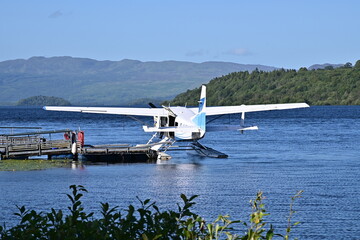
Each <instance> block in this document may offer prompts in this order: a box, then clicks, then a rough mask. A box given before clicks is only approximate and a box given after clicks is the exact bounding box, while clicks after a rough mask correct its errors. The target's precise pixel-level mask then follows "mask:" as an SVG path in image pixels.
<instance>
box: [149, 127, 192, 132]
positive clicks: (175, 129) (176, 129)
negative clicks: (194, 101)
mask: <svg viewBox="0 0 360 240" xmlns="http://www.w3.org/2000/svg"><path fill="white" fill-rule="evenodd" d="M143 129H144V132H175V133H176V132H199V128H196V127H162V128H157V127H148V126H143Z"/></svg>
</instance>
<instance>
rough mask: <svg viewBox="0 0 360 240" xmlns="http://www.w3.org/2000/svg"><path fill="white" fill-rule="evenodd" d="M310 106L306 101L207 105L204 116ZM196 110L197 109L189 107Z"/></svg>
mask: <svg viewBox="0 0 360 240" xmlns="http://www.w3.org/2000/svg"><path fill="white" fill-rule="evenodd" d="M307 107H310V106H309V105H308V104H306V103H283V104H263V105H240V106H224V107H207V108H206V116H211V115H223V114H232V113H242V112H259V111H270V110H284V109H294V108H307ZM191 110H192V111H193V112H196V111H197V109H196V108H193V109H191Z"/></svg>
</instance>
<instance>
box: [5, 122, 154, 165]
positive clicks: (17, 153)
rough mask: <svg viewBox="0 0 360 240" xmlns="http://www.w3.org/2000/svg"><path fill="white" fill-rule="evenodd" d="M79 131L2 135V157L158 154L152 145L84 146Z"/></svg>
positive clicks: (122, 158)
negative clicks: (79, 137)
mask: <svg viewBox="0 0 360 240" xmlns="http://www.w3.org/2000/svg"><path fill="white" fill-rule="evenodd" d="M74 134H76V135H75V136H74ZM78 134H79V133H75V132H74V131H71V130H69V129H63V130H54V131H37V132H25V133H11V134H2V135H0V159H27V158H29V157H31V156H44V155H45V156H47V158H48V159H51V158H53V157H59V156H68V158H73V159H74V160H77V159H78V158H79V159H81V160H88V161H105V162H147V161H153V160H156V159H157V156H158V152H157V151H155V150H152V149H151V147H152V145H141V146H130V145H128V144H112V145H95V146H91V145H84V142H81V141H79V139H78V137H77V135H78ZM44 135H48V137H44ZM64 136H65V138H64Z"/></svg>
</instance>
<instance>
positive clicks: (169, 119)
mask: <svg viewBox="0 0 360 240" xmlns="http://www.w3.org/2000/svg"><path fill="white" fill-rule="evenodd" d="M167 110H168V112H169V114H168V116H166V117H164V116H154V127H148V126H143V129H144V131H146V132H155V131H157V132H159V133H164V135H166V136H167V137H169V138H173V139H176V140H182V141H193V140H199V139H201V138H203V137H204V135H205V132H206V129H205V115H202V114H198V113H197V112H194V111H192V110H191V109H189V108H186V107H169V108H167ZM199 123H200V124H199Z"/></svg>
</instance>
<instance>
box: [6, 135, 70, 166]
mask: <svg viewBox="0 0 360 240" xmlns="http://www.w3.org/2000/svg"><path fill="white" fill-rule="evenodd" d="M71 133H72V131H71V130H69V129H64V130H54V131H37V132H24V133H12V134H2V135H0V159H10V158H28V157H30V156H42V155H47V156H48V158H49V159H51V156H53V155H60V154H71V148H72V141H71V139H53V137H52V136H53V135H54V134H57V135H61V136H62V135H63V134H68V135H69V136H70V135H71ZM47 134H48V135H49V137H48V138H45V137H43V135H47Z"/></svg>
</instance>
